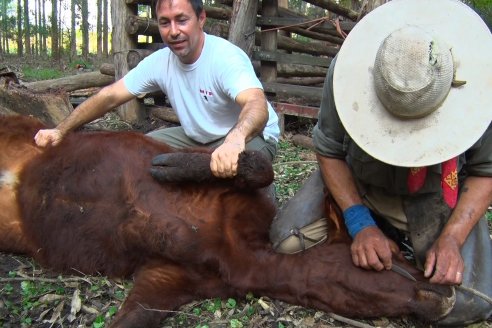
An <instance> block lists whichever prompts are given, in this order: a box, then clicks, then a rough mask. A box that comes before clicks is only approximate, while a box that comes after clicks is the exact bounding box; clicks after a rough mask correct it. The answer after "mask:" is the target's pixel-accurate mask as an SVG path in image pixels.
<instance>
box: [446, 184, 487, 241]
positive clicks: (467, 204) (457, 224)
mask: <svg viewBox="0 0 492 328" xmlns="http://www.w3.org/2000/svg"><path fill="white" fill-rule="evenodd" d="M491 203H492V177H473V176H471V177H468V178H466V180H465V183H464V184H463V187H462V190H461V193H460V197H459V199H458V203H457V204H456V207H455V209H454V210H453V213H452V214H451V217H450V218H449V221H448V223H446V226H445V227H444V229H443V231H442V233H441V236H452V237H453V238H454V239H456V240H457V241H458V243H459V244H460V245H461V246H463V244H464V243H465V241H466V238H467V237H468V235H469V234H470V232H471V230H472V229H473V227H474V226H475V225H476V224H477V222H478V221H479V220H480V219H481V218H482V217H483V215H484V214H485V212H486V211H487V209H488V207H489V206H490V204H491Z"/></svg>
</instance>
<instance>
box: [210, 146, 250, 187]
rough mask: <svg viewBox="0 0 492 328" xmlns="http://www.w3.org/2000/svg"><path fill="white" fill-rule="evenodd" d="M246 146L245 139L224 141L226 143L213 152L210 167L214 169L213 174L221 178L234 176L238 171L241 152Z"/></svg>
mask: <svg viewBox="0 0 492 328" xmlns="http://www.w3.org/2000/svg"><path fill="white" fill-rule="evenodd" d="M245 147H246V146H245V142H244V141H238V140H235V141H234V142H229V141H227V140H226V141H224V143H223V144H222V145H220V146H219V147H218V148H217V149H215V151H214V152H213V153H212V160H211V162H210V169H211V170H212V173H213V175H215V176H216V177H219V178H232V177H234V176H235V175H236V173H237V161H238V159H239V154H240V153H242V152H243V151H244V149H245Z"/></svg>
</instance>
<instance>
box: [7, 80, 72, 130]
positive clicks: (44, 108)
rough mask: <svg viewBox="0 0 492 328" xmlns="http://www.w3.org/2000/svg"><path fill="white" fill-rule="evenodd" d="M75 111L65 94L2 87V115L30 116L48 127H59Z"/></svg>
mask: <svg viewBox="0 0 492 328" xmlns="http://www.w3.org/2000/svg"><path fill="white" fill-rule="evenodd" d="M72 110H73V107H72V105H71V104H70V101H69V99H68V95H67V94H66V93H64V92H60V91H58V92H49V93H36V92H32V91H29V90H27V89H25V88H22V87H17V86H14V85H12V84H10V85H8V87H3V86H0V114H2V115H16V114H20V115H29V116H34V117H37V118H39V119H40V120H41V121H42V122H43V123H45V124H46V125H47V126H50V127H54V126H56V125H58V123H60V122H61V121H62V120H63V119H64V118H65V117H67V116H68V115H69V114H70V112H71V111H72Z"/></svg>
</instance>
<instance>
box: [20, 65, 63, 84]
mask: <svg viewBox="0 0 492 328" xmlns="http://www.w3.org/2000/svg"><path fill="white" fill-rule="evenodd" d="M22 74H23V75H24V80H26V81H41V80H52V79H58V78H60V77H63V76H64V73H63V71H61V70H59V69H56V68H34V67H30V66H26V67H23V68H22Z"/></svg>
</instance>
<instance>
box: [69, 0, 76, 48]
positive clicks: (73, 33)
mask: <svg viewBox="0 0 492 328" xmlns="http://www.w3.org/2000/svg"><path fill="white" fill-rule="evenodd" d="M76 1H77V0H72V1H71V3H70V11H71V14H72V17H71V19H70V56H71V57H72V58H75V57H76V56H77V30H76V19H75V18H76V17H77V15H76V13H75V2H76Z"/></svg>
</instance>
